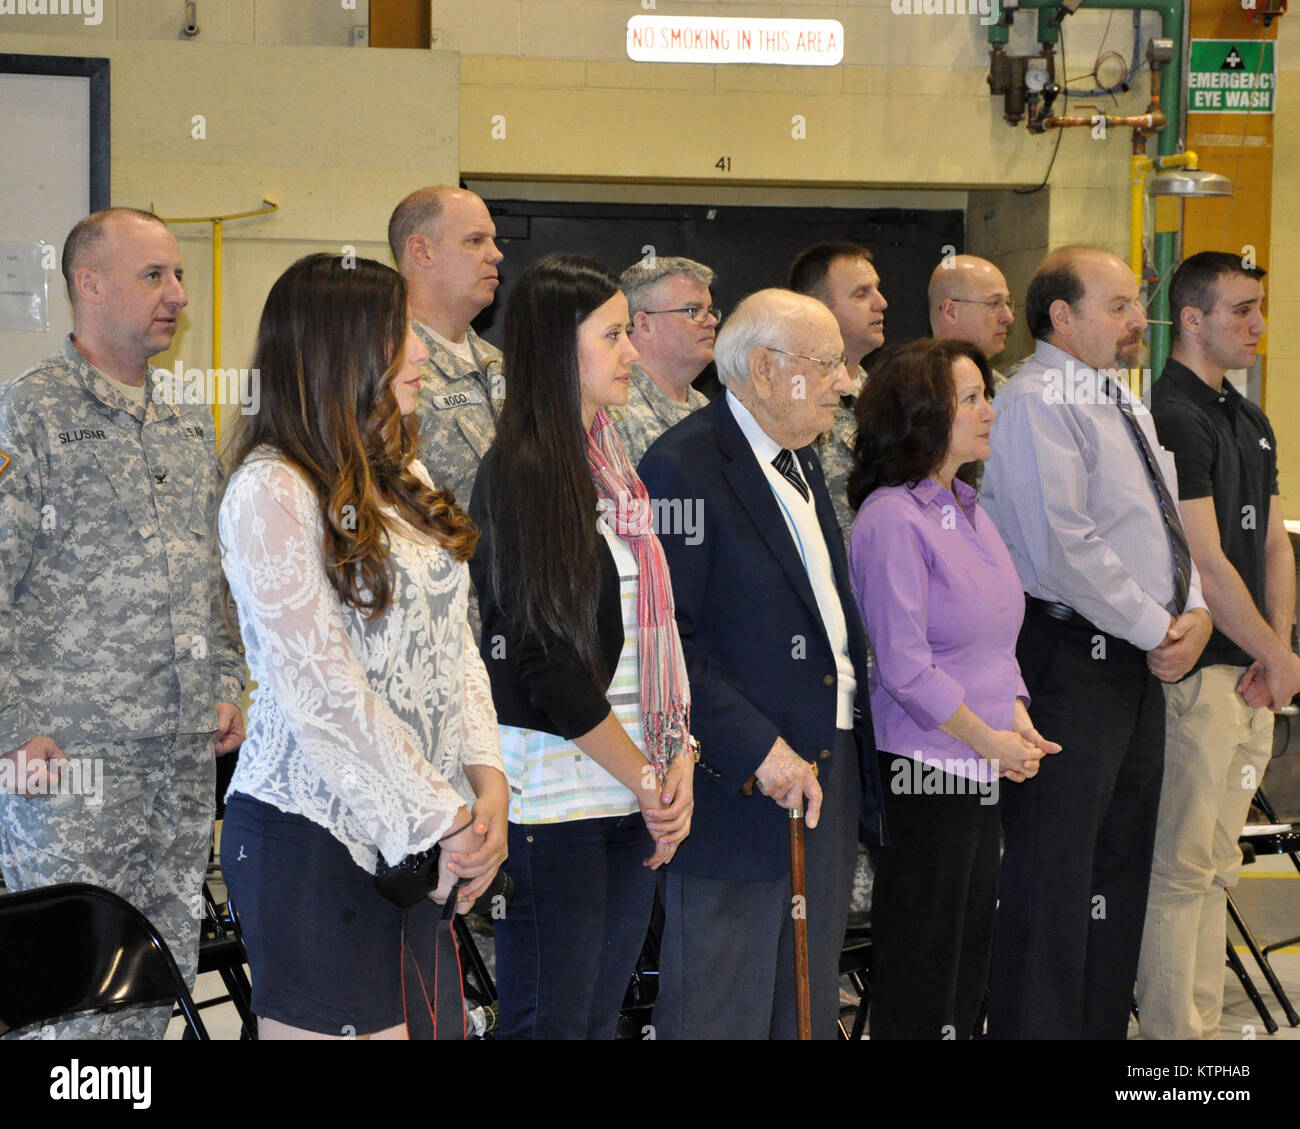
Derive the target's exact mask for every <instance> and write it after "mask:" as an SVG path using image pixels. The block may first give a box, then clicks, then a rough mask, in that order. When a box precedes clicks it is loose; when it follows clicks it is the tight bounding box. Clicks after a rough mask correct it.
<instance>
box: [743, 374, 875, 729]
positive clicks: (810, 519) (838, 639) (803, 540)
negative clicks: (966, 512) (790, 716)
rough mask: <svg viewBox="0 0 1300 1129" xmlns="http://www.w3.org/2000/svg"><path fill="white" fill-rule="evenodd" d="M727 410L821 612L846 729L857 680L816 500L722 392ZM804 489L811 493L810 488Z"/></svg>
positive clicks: (839, 717)
mask: <svg viewBox="0 0 1300 1129" xmlns="http://www.w3.org/2000/svg"><path fill="white" fill-rule="evenodd" d="M727 407H729V408H730V409H731V414H732V415H733V416H735V417H736V422H737V423H738V424H739V425H740V430H741V431H742V432H744V434H745V438H746V439H747V440H748V441H749V446H750V448H751V449H752V450H753V452H754V458H756V459H757V460H758V465H759V467H760V468H762V471H763V474H764V475H765V476H766V477H767V483H768V485H769V486H770V487H771V488H772V493H773V494H774V495H775V497H776V502H777V507H778V508H779V509H780V511H781V514H782V516H783V517H784V518H785V524H786V529H787V530H788V531H789V533H790V538H791V540H792V541H793V542H794V547H795V550H796V551H797V552H798V553H799V557H800V559H801V560H802V561H803V566H804V570H805V571H806V572H807V573H808V582H809V583H810V584H811V585H812V590H813V596H814V597H815V598H816V600H817V610H818V611H819V612H821V618H822V626H823V627H824V628H825V630H826V638H827V639H828V640H829V642H830V645H831V653H832V654H833V655H834V656H835V673H836V677H837V683H838V691H839V698H838V704H837V707H836V713H835V727H836V728H837V729H852V728H853V698H854V695H855V694H856V693H857V691H858V681H857V675H856V674H855V673H854V670H853V662H852V660H851V659H850V658H849V629H848V624H846V623H845V621H844V607H843V605H842V604H841V603H840V594H839V590H838V589H837V588H836V587H835V571H834V569H832V568H831V555H830V552H829V551H828V550H827V548H826V538H825V537H824V536H823V535H822V528H821V525H820V524H819V523H818V521H817V507H816V504H815V503H816V498H811V497H810V498H805V497H804V496H803V495H802V494H800V493H799V491H798V490H797V489H795V487H794V484H793V483H792V482H790V480H789V479H787V478H786V477H785V475H783V474H782V473H781V472H780V471H779V470H777V469H776V467H774V466H773V465H772V460H773V459H775V458H776V456H777V455H778V454H779V453H780V452H781V450H782V448H781V446H780V445H779V444H778V443H777V442H776V440H775V439H773V438H772V437H771V436H770V435H768V433H767V432H766V431H764V430H763V428H762V427H761V426H760V425H759V422H758V420H756V419H755V418H754V417H753V415H752V414H751V413H750V411H749V409H748V408H746V407H745V405H744V404H742V403H741V402H740V401H739V400H737V399H736V397H735V396H733V395H732V393H731V392H730V391H728V392H727ZM792 453H793V452H792ZM794 464H795V466H796V467H797V468H798V470H799V475H800V477H801V478H804V481H805V485H807V484H808V483H807V479H806V477H805V476H804V473H803V467H802V465H801V464H800V462H799V458H798V456H795V460H794ZM808 489H809V493H810V494H811V491H812V487H811V485H809V487H808Z"/></svg>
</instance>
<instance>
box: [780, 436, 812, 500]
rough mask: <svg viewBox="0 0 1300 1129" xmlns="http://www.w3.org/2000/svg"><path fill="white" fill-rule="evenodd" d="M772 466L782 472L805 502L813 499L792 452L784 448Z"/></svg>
mask: <svg viewBox="0 0 1300 1129" xmlns="http://www.w3.org/2000/svg"><path fill="white" fill-rule="evenodd" d="M772 465H773V466H774V467H776V469H777V470H779V471H780V472H781V476H782V477H783V478H785V480H786V481H787V482H789V483H790V485H791V486H793V487H794V488H795V489H796V490H798V491H799V493H800V495H801V496H802V497H803V500H804V501H805V502H806V501H808V500H809V499H810V498H811V497H812V494H811V492H810V491H809V490H808V483H806V482H805V481H804V480H803V476H802V475H800V473H799V467H798V465H797V464H796V463H795V461H794V454H793V453H792V452H790V451H788V450H786V449H785V448H784V447H783V448H782V449H781V450H780V451H778V452H777V455H776V458H774V459H773V460H772Z"/></svg>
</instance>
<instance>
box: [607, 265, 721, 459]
mask: <svg viewBox="0 0 1300 1129" xmlns="http://www.w3.org/2000/svg"><path fill="white" fill-rule="evenodd" d="M713 278H714V275H713V271H712V270H711V269H710V268H708V267H706V266H705V265H704V264H703V263H697V262H695V261H694V260H693V259H684V258H680V257H676V256H673V257H666V256H655V257H647V258H644V259H642V260H640V261H639V262H637V263H634V264H633V265H632V266H630V267H628V268H627V270H625V271H624V272H623V277H622V278H621V279H620V280H619V285H620V286H621V288H622V290H623V293H624V294H625V295H626V296H627V306H628V316H629V317H630V318H631V321H632V328H631V330H630V331H629V333H628V338H629V340H630V341H631V342H632V344H633V345H634V346H635V347H636V351H637V353H638V354H639V356H640V360H639V362H638V363H637V364H634V365H633V366H632V386H631V388H630V389H629V390H628V398H627V403H626V404H625V405H623V406H622V407H612V408H607V409H606V411H608V413H609V418H610V419H611V420H612V421H613V423H614V430H615V431H616V432H617V433H618V437H619V439H620V440H622V442H623V447H624V448H625V449H626V450H627V456H628V458H629V459H630V460H631V461H632V465H633V466H636V465H637V463H639V462H640V461H641V456H643V455H644V454H645V453H646V449H647V448H648V447H649V446H650V444H651V443H653V442H654V441H655V440H656V439H658V438H659V436H661V435H662V434H663V433H664V432H665V431H667V430H668V429H669V428H670V427H672V426H673V424H675V423H679V422H680V421H681V420H684V419H685V418H686V417H687V416H688V415H690V414H691V412H693V411H695V409H696V408H702V407H703V406H704V405H705V404H707V403H708V399H707V397H705V395H704V394H703V393H702V392H697V391H696V390H695V389H694V388H692V387H691V381H693V380H694V379H695V378H696V377H697V376H699V375H700V373H701V372H703V371H704V369H705V367H706V366H707V365H708V364H709V362H710V361H712V360H713V339H714V338H715V337H716V336H717V332H718V320H719V318H718V312H717V310H716V309H714V308H713V295H712V293H711V292H710V291H709V287H710V285H712V283H713Z"/></svg>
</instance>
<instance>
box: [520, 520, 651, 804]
mask: <svg viewBox="0 0 1300 1129" xmlns="http://www.w3.org/2000/svg"><path fill="white" fill-rule="evenodd" d="M605 540H606V541H607V542H608V543H609V549H610V552H611V553H612V554H613V557H614V564H615V565H616V566H617V568H618V577H619V596H620V599H621V602H622V608H623V630H624V636H625V637H624V643H623V651H622V653H621V654H620V655H619V659H618V666H617V667H616V668H615V670H614V679H613V681H612V682H611V683H610V686H609V690H608V691H607V696H608V698H609V704H610V707H611V708H612V709H613V711H614V716H615V717H616V718H617V719H618V720H619V721H620V722H621V723H622V725H623V728H624V729H625V730H627V735H628V736H629V737H630V738H631V739H632V741H633V743H634V744H635V745H636V746H637V748H641V747H642V735H641V671H640V661H639V658H638V647H637V644H638V636H639V634H640V628H639V626H638V623H637V592H638V589H639V586H640V584H639V572H638V569H637V563H636V557H635V556H634V555H633V553H632V550H631V549H629V548H628V547H627V544H626V543H625V542H624V541H623V540H622V539H621V538H620V537H618V536H616V535H615V534H613V533H608V532H607V533H606V534H605ZM500 728H501V753H502V756H503V758H504V759H505V767H506V777H507V778H508V779H509V781H510V821H511V822H512V823H563V822H566V821H568V820H574V819H599V818H601V817H604V816H612V815H630V814H631V813H632V812H635V811H637V810H638V804H637V799H636V795H635V794H634V793H633V792H631V791H630V790H629V789H627V788H625V787H624V786H623V785H622V784H620V783H619V782H618V781H617V780H616V779H615V778H614V777H613V776H612V775H611V774H610V773H609V772H607V771H606V770H605V769H603V768H602V767H601V766H600V765H598V764H597V763H596V762H595V761H594V760H592V759H591V758H590V757H589V756H587V755H586V754H585V753H583V752H582V750H581V749H579V748H578V747H577V745H575V744H574V743H573V742H572V741H567V740H565V739H564V738H563V737H560V736H558V735H557V734H554V733H545V732H543V731H541V730H538V729H520V728H519V727H517V726H513V725H503V726H501V727H500Z"/></svg>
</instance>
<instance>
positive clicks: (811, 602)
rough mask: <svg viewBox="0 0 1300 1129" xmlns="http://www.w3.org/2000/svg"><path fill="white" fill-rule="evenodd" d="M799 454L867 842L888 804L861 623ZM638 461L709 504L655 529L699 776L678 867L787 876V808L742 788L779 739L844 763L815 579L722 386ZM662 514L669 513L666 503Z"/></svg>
mask: <svg viewBox="0 0 1300 1129" xmlns="http://www.w3.org/2000/svg"><path fill="white" fill-rule="evenodd" d="M796 457H797V458H798V460H799V465H800V467H801V468H802V471H803V476H804V479H805V481H806V482H807V483H808V485H809V486H810V487H811V489H812V492H813V498H814V500H815V502H816V506H817V518H818V521H819V522H820V524H821V528H822V534H823V535H824V537H825V538H826V547H827V549H828V550H829V552H830V558H831V565H832V568H833V569H834V572H835V582H836V586H837V588H838V589H839V595H840V603H841V605H842V606H843V608H844V620H845V623H846V624H847V625H848V630H849V657H850V658H851V659H852V661H853V666H854V669H855V671H856V672H857V676H858V694H857V702H856V706H857V709H856V710H855V716H856V719H857V720H856V722H855V728H856V730H857V734H858V743H859V747H860V748H861V750H862V755H861V757H860V759H859V763H858V764H856V765H853V766H852V768H851V770H852V771H855V772H858V773H859V774H860V776H861V779H862V784H863V810H862V820H861V824H862V832H863V835H864V838H865V839H866V841H867V842H880V841H882V840H883V837H884V814H883V808H882V806H881V798H882V792H881V782H880V774H879V770H878V768H877V764H876V756H875V742H874V738H873V731H872V725H871V707H870V705H869V704H868V701H867V637H866V632H865V630H864V629H863V626H862V619H861V615H860V613H859V612H858V609H857V605H856V604H855V603H854V600H853V593H852V590H851V589H850V587H849V575H848V565H847V562H846V560H845V556H844V542H843V539H842V537H841V535H840V531H839V528H838V527H837V526H836V524H835V513H834V510H833V508H832V506H831V500H830V496H829V494H828V493H827V490H826V480H825V478H824V477H823V475H822V469H821V464H820V463H819V462H818V461H817V457H816V455H815V454H814V453H813V450H812V448H811V447H805V448H803V449H802V450H800V451H798V452H796ZM638 472H639V473H640V475H641V478H642V480H643V481H644V482H645V484H646V488H647V489H648V490H649V492H650V496H651V497H652V498H655V499H667V500H673V499H680V500H681V501H682V502H683V504H684V505H685V504H691V505H694V506H696V507H701V506H702V509H696V510H695V511H694V513H695V515H696V517H697V520H698V523H699V527H698V529H696V530H695V531H694V532H693V533H692V534H691V535H687V534H686V533H685V532H684V531H683V529H680V528H665V529H662V530H661V531H660V534H659V537H660V540H661V541H662V542H663V546H664V552H665V554H666V555H667V557H668V566H669V568H670V570H671V572H672V584H673V597H674V599H675V601H676V605H677V626H678V628H679V630H680V632H681V637H682V648H683V650H684V651H685V654H686V666H687V670H688V672H689V674H690V683H691V730H692V732H693V733H694V734H695V736H696V737H697V738H698V739H699V741H700V755H701V763H700V768H701V769H702V771H697V772H696V774H695V815H694V818H693V820H692V823H691V828H692V830H691V834H690V837H689V838H688V839H686V841H685V842H684V843H683V844H682V846H681V847H680V849H679V850H678V851H677V855H676V857H675V858H674V860H673V863H672V867H673V869H674V870H675V871H678V872H680V873H683V874H692V875H696V876H699V877H704V878H728V879H733V880H739V881H765V880H770V879H772V878H777V877H780V876H781V875H782V874H785V873H788V872H789V869H790V854H789V834H788V828H789V817H788V815H787V814H786V813H785V812H784V811H783V810H782V809H781V808H779V807H778V806H777V805H776V804H775V803H774V802H773V801H772V800H770V799H768V798H767V797H766V796H763V795H762V794H761V793H759V792H758V791H757V789H755V794H754V795H753V796H751V797H748V798H746V797H744V796H742V795H741V791H740V790H741V788H742V787H743V786H744V784H745V782H746V781H747V780H748V779H749V778H750V777H751V776H752V775H753V774H754V770H755V769H757V768H758V766H759V764H761V763H762V761H763V758H764V757H766V756H767V754H768V752H769V751H770V750H771V748H772V745H773V743H774V742H775V741H776V739H777V737H783V738H785V740H786V742H787V743H788V744H789V745H790V747H791V748H793V749H794V751H795V752H796V753H798V754H799V755H800V756H801V757H803V758H804V759H805V760H810V761H815V762H817V764H818V771H819V773H821V778H822V780H823V782H826V781H829V780H830V779H832V778H833V776H834V774H835V773H838V772H841V771H844V769H845V768H846V767H848V766H845V765H840V764H834V763H833V762H826V761H823V760H822V758H821V754H822V752H823V751H825V750H833V749H834V747H835V715H836V701H837V693H838V690H837V680H836V672H835V658H834V655H833V654H832V652H831V646H830V642H829V640H828V639H827V637H826V629H825V627H824V626H823V625H822V619H821V614H820V612H819V611H818V610H817V600H816V597H815V596H814V595H813V590H812V585H811V584H810V583H809V581H808V574H807V572H806V571H805V570H804V566H803V562H802V561H801V560H800V558H799V554H798V551H797V550H796V548H795V545H794V542H793V541H792V540H791V538H790V533H789V530H788V529H787V528H786V524H785V519H784V518H783V517H782V515H781V510H780V508H779V506H778V505H777V502H776V499H775V497H774V496H773V494H772V489H771V487H770V486H769V485H768V480H767V478H766V476H765V475H764V473H763V470H762V468H761V467H759V465H758V461H757V460H756V458H755V457H754V453H753V450H752V448H751V447H750V445H749V441H748V440H747V439H746V438H745V435H744V432H742V431H741V430H740V425H739V424H738V423H737V422H736V419H735V416H733V415H732V413H731V409H730V407H728V405H727V397H726V396H725V395H722V396H719V397H718V398H717V399H715V400H714V401H713V402H712V403H710V404H709V405H708V406H707V407H704V408H701V409H700V410H699V411H697V412H694V413H693V414H692V415H690V416H688V417H687V418H686V419H684V420H682V421H681V422H680V423H679V424H677V425H676V426H675V427H673V428H671V429H670V430H668V431H667V432H665V433H664V434H663V435H662V436H660V437H659V439H658V440H657V441H656V442H655V443H654V444H653V445H652V446H651V447H650V449H649V450H648V451H647V452H646V455H645V458H644V459H642V460H641V465H640V467H639V468H638ZM662 512H663V513H665V514H668V513H670V512H672V511H670V509H669V507H668V506H666V505H665V506H664V507H663V508H662ZM661 524H664V525H669V524H670V523H669V522H661ZM688 541H697V542H698V543H697V544H694V545H692V544H688V543H687V542H688ZM816 833H817V832H816V831H815V830H814V831H812V832H810V834H814V835H815V834H816Z"/></svg>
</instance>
